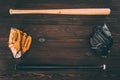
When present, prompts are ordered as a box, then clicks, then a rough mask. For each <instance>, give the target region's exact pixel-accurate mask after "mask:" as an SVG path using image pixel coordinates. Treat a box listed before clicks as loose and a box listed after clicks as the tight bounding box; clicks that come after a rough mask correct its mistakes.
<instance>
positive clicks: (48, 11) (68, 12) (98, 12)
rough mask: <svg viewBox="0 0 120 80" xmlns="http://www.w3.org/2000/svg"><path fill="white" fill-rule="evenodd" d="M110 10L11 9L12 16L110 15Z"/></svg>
mask: <svg viewBox="0 0 120 80" xmlns="http://www.w3.org/2000/svg"><path fill="white" fill-rule="evenodd" d="M110 12H111V10H110V8H82V9H44V10H23V9H9V13H10V14H11V15H12V14H58V15H60V14H64V15H109V14H110Z"/></svg>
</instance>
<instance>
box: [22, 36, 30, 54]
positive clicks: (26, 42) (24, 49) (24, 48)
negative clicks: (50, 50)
mask: <svg viewBox="0 0 120 80" xmlns="http://www.w3.org/2000/svg"><path fill="white" fill-rule="evenodd" d="M31 42H32V38H31V36H28V37H27V38H26V40H25V44H24V45H23V48H22V52H23V53H25V52H26V51H27V50H28V49H29V48H30V45H31Z"/></svg>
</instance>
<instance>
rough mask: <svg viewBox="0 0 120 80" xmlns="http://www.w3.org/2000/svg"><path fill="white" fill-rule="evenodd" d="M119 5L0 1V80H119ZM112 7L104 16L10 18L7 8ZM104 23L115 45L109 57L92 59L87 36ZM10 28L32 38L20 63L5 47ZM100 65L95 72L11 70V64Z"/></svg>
mask: <svg viewBox="0 0 120 80" xmlns="http://www.w3.org/2000/svg"><path fill="white" fill-rule="evenodd" d="M119 5H120V1H119V0H109V1H108V0H96V1H95V0H87V1H86V0H13V1H5V0H0V32H1V33H0V42H1V43H0V80H16V79H17V80H27V79H29V80H73V79H74V80H120V77H119V76H120V68H119V67H120V63H119V61H120V54H119V53H120V50H119V49H120V37H119V36H120V27H119V26H120V23H119V20H120V16H119V14H120V12H119V10H120V6H119ZM87 7H92V8H100V7H101V8H111V10H112V12H111V15H109V16H70V15H69V16H66V15H34V16H33V15H19V16H18V15H12V16H11V15H9V12H8V10H9V9H10V8H17V9H50V8H54V9H57V8H87ZM103 23H106V24H107V25H108V27H109V29H110V31H111V33H112V36H113V39H114V44H113V47H112V48H111V54H110V55H109V57H108V58H106V59H102V58H100V57H98V56H96V55H95V54H94V53H93V52H92V51H91V50H90V47H89V45H88V44H89V43H88V37H89V34H90V33H91V32H92V29H93V27H94V26H96V25H100V24H103ZM11 27H16V28H18V29H21V30H23V31H25V32H27V33H28V34H30V35H31V36H32V37H33V42H32V46H31V48H30V50H29V51H28V52H27V53H26V54H25V55H24V56H23V57H22V58H20V59H13V56H12V53H11V51H10V49H9V48H8V37H9V31H10V28H11ZM17 63H22V64H34V65H36V64H62V65H71V64H73V65H82V64H83V65H84V64H88V65H89V64H92V65H99V64H102V63H105V64H106V65H107V70H106V71H100V70H76V69H71V70H53V71H16V70H14V64H17Z"/></svg>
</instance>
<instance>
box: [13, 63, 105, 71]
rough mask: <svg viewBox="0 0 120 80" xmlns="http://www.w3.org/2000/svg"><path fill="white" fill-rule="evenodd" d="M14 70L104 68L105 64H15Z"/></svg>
mask: <svg viewBox="0 0 120 80" xmlns="http://www.w3.org/2000/svg"><path fill="white" fill-rule="evenodd" d="M15 69H16V70H40V69H102V70H105V69H106V65H105V64H102V65H99V66H89V65H88V66H53V65H52V66H43V65H40V66H38V65H15Z"/></svg>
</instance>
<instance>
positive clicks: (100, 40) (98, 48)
mask: <svg viewBox="0 0 120 80" xmlns="http://www.w3.org/2000/svg"><path fill="white" fill-rule="evenodd" d="M112 44H113V39H112V36H111V33H110V31H109V29H108V27H107V25H106V24H104V25H103V26H97V27H95V28H94V31H93V33H92V34H91V36H90V45H91V49H93V50H94V51H95V53H96V54H97V55H99V56H102V57H107V55H108V54H109V53H110V48H111V46H112Z"/></svg>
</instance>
